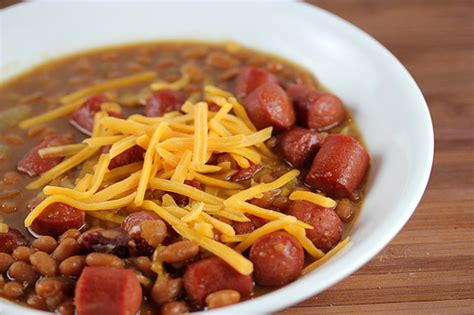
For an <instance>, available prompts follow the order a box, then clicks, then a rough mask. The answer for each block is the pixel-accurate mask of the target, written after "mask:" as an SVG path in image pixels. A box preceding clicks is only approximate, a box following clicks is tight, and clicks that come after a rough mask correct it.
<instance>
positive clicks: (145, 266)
mask: <svg viewBox="0 0 474 315" xmlns="http://www.w3.org/2000/svg"><path fill="white" fill-rule="evenodd" d="M133 264H134V265H135V267H137V269H138V270H140V271H141V272H143V273H145V274H146V273H149V272H150V270H151V260H150V258H148V257H146V256H140V257H137V258H135V259H134V260H133Z"/></svg>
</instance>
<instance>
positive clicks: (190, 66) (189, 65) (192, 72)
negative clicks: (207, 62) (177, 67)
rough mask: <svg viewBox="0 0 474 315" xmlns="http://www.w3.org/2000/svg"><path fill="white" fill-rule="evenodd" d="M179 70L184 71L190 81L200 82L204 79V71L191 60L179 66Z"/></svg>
mask: <svg viewBox="0 0 474 315" xmlns="http://www.w3.org/2000/svg"><path fill="white" fill-rule="evenodd" d="M181 72H183V73H186V74H187V75H188V76H189V79H190V80H191V82H197V83H199V82H202V80H203V79H204V73H203V71H202V70H201V68H200V67H199V66H198V65H197V64H196V63H195V62H193V61H189V62H186V63H185V64H184V65H182V66H181Z"/></svg>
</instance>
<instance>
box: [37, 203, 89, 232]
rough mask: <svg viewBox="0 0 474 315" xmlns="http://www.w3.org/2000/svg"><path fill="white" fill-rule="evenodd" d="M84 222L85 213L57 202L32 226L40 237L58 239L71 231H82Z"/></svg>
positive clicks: (44, 211)
mask: <svg viewBox="0 0 474 315" xmlns="http://www.w3.org/2000/svg"><path fill="white" fill-rule="evenodd" d="M84 222H85V213H84V211H82V210H79V209H76V208H74V207H71V206H69V205H66V204H64V203H60V202H56V203H53V204H51V205H49V206H47V207H46V208H45V209H44V210H43V212H41V214H40V215H39V216H38V217H37V218H36V219H35V220H34V221H33V223H32V224H31V230H33V232H35V233H37V234H39V235H50V236H53V237H57V236H59V235H61V234H62V233H64V232H66V231H67V230H69V229H80V228H81V227H82V226H83V225H84Z"/></svg>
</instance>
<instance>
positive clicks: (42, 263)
mask: <svg viewBox="0 0 474 315" xmlns="http://www.w3.org/2000/svg"><path fill="white" fill-rule="evenodd" d="M30 263H31V265H33V267H35V269H36V271H38V272H39V273H40V274H42V275H43V276H48V277H54V276H55V275H56V274H57V273H58V262H57V261H56V260H54V258H53V257H51V256H49V255H48V253H46V252H42V251H39V252H36V253H34V254H33V255H31V256H30Z"/></svg>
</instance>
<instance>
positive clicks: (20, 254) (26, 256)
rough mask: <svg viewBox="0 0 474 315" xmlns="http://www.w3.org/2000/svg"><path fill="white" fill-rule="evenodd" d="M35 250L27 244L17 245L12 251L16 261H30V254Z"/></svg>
mask: <svg viewBox="0 0 474 315" xmlns="http://www.w3.org/2000/svg"><path fill="white" fill-rule="evenodd" d="M34 252H35V250H34V249H33V248H30V247H27V246H18V247H17V248H15V250H14V251H13V253H12V256H13V258H15V260H16V261H25V262H29V261H30V255H32V254H34Z"/></svg>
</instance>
